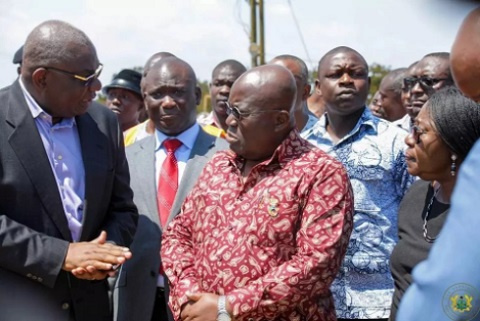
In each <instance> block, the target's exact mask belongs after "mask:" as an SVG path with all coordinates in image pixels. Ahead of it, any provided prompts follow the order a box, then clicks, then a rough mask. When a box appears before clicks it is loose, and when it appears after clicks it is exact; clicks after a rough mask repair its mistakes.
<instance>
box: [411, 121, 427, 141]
mask: <svg viewBox="0 0 480 321" xmlns="http://www.w3.org/2000/svg"><path fill="white" fill-rule="evenodd" d="M411 134H412V137H413V139H414V140H415V144H420V136H421V135H423V134H425V131H424V130H423V129H421V128H420V127H418V126H417V125H413V126H412V132H411Z"/></svg>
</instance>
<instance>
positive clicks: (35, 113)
mask: <svg viewBox="0 0 480 321" xmlns="http://www.w3.org/2000/svg"><path fill="white" fill-rule="evenodd" d="M18 82H19V83H20V88H21V89H22V92H23V95H24V96H25V100H26V101H27V106H28V109H29V110H30V113H31V114H32V117H33V119H36V118H38V117H40V118H41V119H43V120H44V121H46V122H47V123H49V124H50V126H54V125H53V122H52V116H51V115H50V114H48V113H47V112H46V111H44V110H43V109H42V107H40V105H39V104H38V103H37V102H36V101H35V99H33V97H32V95H30V93H29V92H28V90H27V88H25V85H24V84H23V81H22V78H21V77H19V79H18ZM73 125H76V122H75V118H73V117H72V118H62V120H61V121H60V123H58V124H55V126H56V127H72V126H73Z"/></svg>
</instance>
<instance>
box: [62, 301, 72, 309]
mask: <svg viewBox="0 0 480 321" xmlns="http://www.w3.org/2000/svg"><path fill="white" fill-rule="evenodd" d="M69 308H70V304H68V303H67V302H65V303H63V304H62V310H68V309H69Z"/></svg>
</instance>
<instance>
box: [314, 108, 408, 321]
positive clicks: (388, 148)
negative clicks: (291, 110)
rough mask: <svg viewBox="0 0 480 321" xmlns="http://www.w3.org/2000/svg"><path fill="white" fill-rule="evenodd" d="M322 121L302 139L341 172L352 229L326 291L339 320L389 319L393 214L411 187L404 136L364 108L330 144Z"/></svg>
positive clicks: (324, 122)
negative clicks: (347, 183) (350, 199)
mask: <svg viewBox="0 0 480 321" xmlns="http://www.w3.org/2000/svg"><path fill="white" fill-rule="evenodd" d="M326 124H327V118H326V115H323V116H322V117H321V118H320V119H319V121H318V122H317V124H316V125H315V126H314V127H313V128H312V129H311V130H310V131H309V132H308V133H306V134H305V138H306V139H307V140H308V141H309V142H311V143H313V144H314V145H316V146H318V147H319V148H320V149H322V150H324V151H325V152H327V153H328V154H330V155H331V156H334V157H336V158H337V159H338V160H340V161H341V162H342V163H343V165H344V166H345V167H346V169H347V172H348V175H349V177H350V180H351V183H352V187H353V192H354V198H355V215H354V229H353V232H352V236H351V238H350V243H349V246H348V249H347V254H346V255H345V259H344V262H343V265H342V268H341V269H340V271H339V273H338V275H337V278H336V280H335V281H334V282H333V284H332V287H331V290H332V293H333V296H334V300H335V308H336V310H337V311H336V312H337V317H338V318H345V319H377V318H378V319H380V318H388V317H389V315H390V306H391V302H392V295H393V280H392V276H391V274H390V268H389V266H390V263H389V261H390V254H391V252H392V250H393V247H394V246H395V244H396V242H397V211H398V206H399V204H400V201H401V200H402V197H403V195H404V194H405V192H406V191H407V189H408V187H409V186H410V184H411V183H412V182H413V177H412V176H410V175H409V174H408V172H407V166H406V163H405V155H404V150H405V148H406V145H405V143H404V139H405V136H406V135H407V133H406V132H405V131H404V130H402V129H400V128H398V127H397V126H395V125H393V124H392V123H390V122H387V121H384V120H382V119H379V118H377V117H375V116H373V115H372V114H371V112H370V111H369V110H368V108H365V111H364V112H363V114H362V116H361V117H360V119H359V120H358V123H357V124H356V125H355V127H354V128H353V130H352V131H351V132H350V133H349V134H348V135H346V136H345V137H343V138H342V139H341V140H339V141H338V142H337V143H336V144H335V143H333V142H332V139H331V138H330V135H329V134H328V133H327V130H326Z"/></svg>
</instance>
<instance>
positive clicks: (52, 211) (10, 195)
mask: <svg viewBox="0 0 480 321" xmlns="http://www.w3.org/2000/svg"><path fill="white" fill-rule="evenodd" d="M76 123H77V128H78V134H79V137H80V144H81V151H82V157H83V163H84V167H85V200H84V218H83V225H82V226H83V228H82V233H81V239H80V241H90V240H92V239H94V238H95V237H97V236H98V235H99V233H100V231H101V230H106V231H107V234H108V239H109V240H111V241H114V242H116V243H117V244H121V245H126V246H128V245H129V244H130V242H131V241H132V238H133V234H134V232H135V228H136V222H137V218H138V214H137V209H136V207H135V205H134V204H133V200H132V199H133V193H132V191H131V189H130V187H129V182H130V177H129V172H128V165H127V161H126V158H125V151H124V148H123V135H122V132H121V130H120V129H119V126H118V122H117V120H116V117H115V115H114V114H113V113H112V112H110V111H109V110H108V109H107V108H106V107H104V106H102V105H99V104H97V103H93V104H92V106H90V108H89V109H88V111H87V113H85V114H84V115H81V116H78V117H76ZM70 242H72V238H71V234H70V230H69V228H68V225H67V220H66V217H65V213H64V210H63V206H62V201H61V198H60V194H59V191H58V187H57V184H56V181H55V176H54V174H53V172H52V169H51V166H50V163H49V160H48V157H47V155H46V152H45V149H44V146H43V143H42V141H41V138H40V135H39V133H38V130H37V127H36V125H35V121H34V119H33V117H32V115H31V113H30V110H29V109H28V106H27V103H26V101H25V97H24V95H23V92H22V90H21V87H20V85H19V83H18V80H17V81H16V82H15V83H14V84H13V85H12V86H10V87H7V88H4V89H2V90H0V311H1V312H0V314H1V319H2V320H4V321H6V320H71V319H72V317H73V318H74V319H75V320H82V321H83V320H85V321H87V320H88V321H91V320H110V319H111V311H110V307H109V301H108V296H107V289H108V286H107V282H106V281H101V282H99V281H84V280H79V279H77V278H75V277H73V276H72V275H71V274H69V273H66V272H65V271H63V270H62V269H61V268H62V266H63V262H64V259H65V255H66V252H67V249H68V245H69V243H70Z"/></svg>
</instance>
